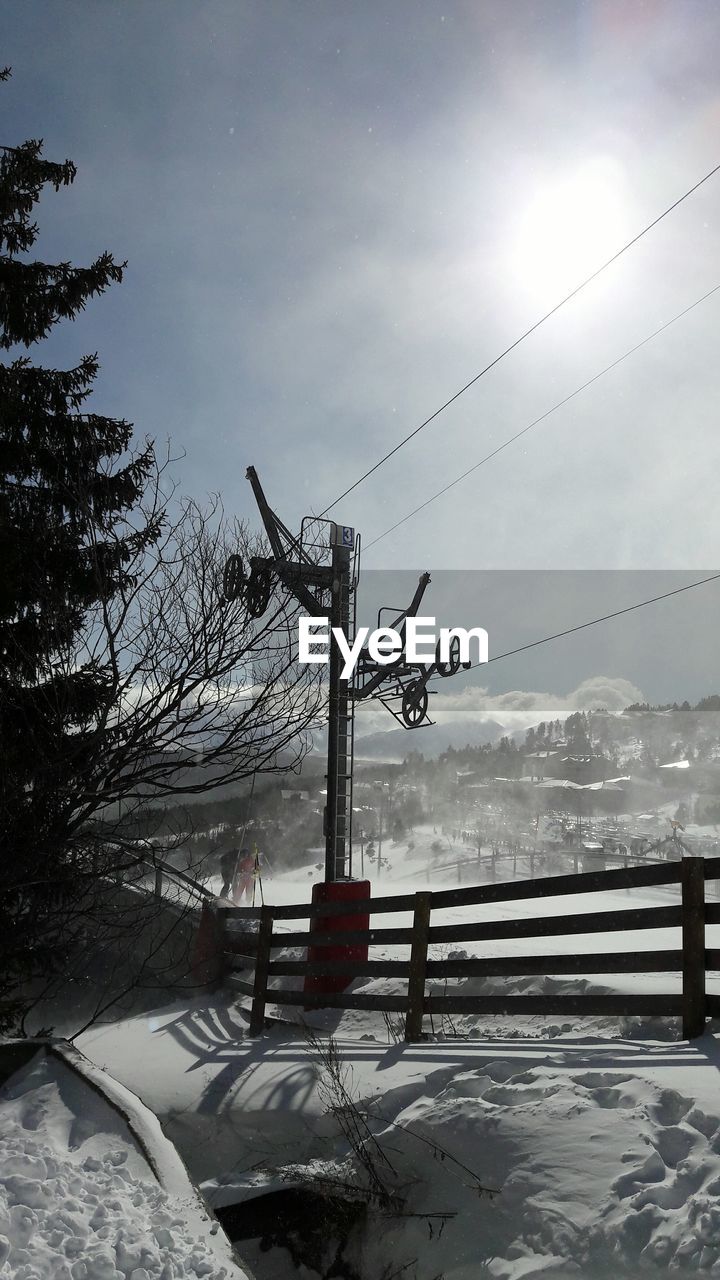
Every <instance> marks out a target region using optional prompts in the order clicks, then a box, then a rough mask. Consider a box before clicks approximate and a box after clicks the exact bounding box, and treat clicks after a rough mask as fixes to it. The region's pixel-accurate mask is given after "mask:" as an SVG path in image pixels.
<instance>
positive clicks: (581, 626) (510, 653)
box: [428, 573, 720, 683]
mask: <svg viewBox="0 0 720 1280" xmlns="http://www.w3.org/2000/svg"><path fill="white" fill-rule="evenodd" d="M718 579H720V573H711V574H710V576H709V577H708V578H699V579H698V581H697V582H688V583H687V584H686V585H685V586H684V587H675V589H674V590H673V591H665V592H663V594H662V595H660V596H652V597H651V598H650V599H649V600H640V601H638V603H637V604H629V605H627V606H626V607H625V608H624V609H616V610H615V611H614V613H604V614H603V615H602V617H601V618H592V619H591V620H590V622H580V623H578V625H577V626H576V627H568V628H567V629H566V630H565V631H556V632H555V634H554V635H551V636H545V637H544V638H543V639H542V640H531V641H530V643H529V644H521V645H520V646H519V648H517V649H508V650H507V652H506V653H498V654H496V655H495V657H494V658H488V660H487V662H473V664H472V666H470V667H466V668H465V670H466V671H473V670H474V669H475V668H476V667H487V666H489V665H490V663H491V662H501V661H502V660H503V658H512V657H514V656H515V654H517V653H525V652H526V651H527V650H528V649H537V647H538V645H541V644H549V643H550V641H551V640H560V639H561V638H562V637H563V636H571V635H573V634H574V632H576V631H584V630H585V629H586V628H587V627H596V626H597V625H598V623H599V622H609V621H610V619H611V618H620V617H622V615H623V614H624V613H633V612H634V610H635V609H644V608H645V607H646V606H647V605H649V604H657V602H658V601H659V600H668V599H669V598H670V596H679V595H682V593H683V591H692V590H693V589H694V588H695V587H702V586H704V585H705V583H706V582H717V581H718ZM432 679H433V681H435V680H441V679H444V677H442V676H433V677H432ZM428 683H430V681H428Z"/></svg>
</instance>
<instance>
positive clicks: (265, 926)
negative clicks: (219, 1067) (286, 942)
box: [250, 906, 273, 1036]
mask: <svg viewBox="0 0 720 1280" xmlns="http://www.w3.org/2000/svg"><path fill="white" fill-rule="evenodd" d="M272 931H273V913H272V907H264V906H263V907H261V908H260V928H259V930H258V944H257V955H256V957H255V982H254V986H253V1002H252V1010H251V1013H250V1035H251V1036H257V1035H259V1034H260V1032H261V1031H262V1029H263V1027H264V1026H265V1000H266V998H267V980H268V966H269V964H270V952H271V949H272Z"/></svg>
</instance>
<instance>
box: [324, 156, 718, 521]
mask: <svg viewBox="0 0 720 1280" xmlns="http://www.w3.org/2000/svg"><path fill="white" fill-rule="evenodd" d="M718 172H720V164H716V165H715V167H714V168H713V169H710V171H709V172H708V173H706V174H705V175H704V177H702V178H700V180H699V181H698V182H696V183H695V184H694V185H693V186H692V187H690V188H689V189H688V190H687V191H685V192H684V194H683V195H681V196H679V197H678V199H677V200H674V201H673V203H672V204H670V205H668V207H667V209H664V210H663V212H662V213H660V214H658V216H657V217H656V218H653V220H652V222H649V223H648V224H647V226H646V227H643V229H642V231H638V233H637V235H635V236H633V238H632V240H628V241H627V243H626V244H624V245H623V246H622V248H620V249H618V250H617V252H616V253H614V254H613V255H612V257H611V258H608V259H607V261H606V262H603V264H602V265H601V266H599V267H598V268H597V269H596V270H595V271H593V272H592V274H591V275H589V276H588V277H587V278H586V279H585V280H582V281H581V283H580V284H578V285H576V286H575V288H574V289H572V290H571V292H570V293H568V294H566V295H565V297H564V298H561V299H560V301H559V302H556V303H555V306H554V307H551V309H550V310H549V311H546V312H545V314H544V315H542V316H540V319H539V320H536V321H535V323H534V324H532V325H531V326H530V328H529V329H526V330H525V332H524V333H521V334H520V337H519V338H516V339H515V341H514V342H511V343H510V345H509V346H508V347H505V349H504V351H501V352H500V354H499V355H497V356H495V358H494V359H493V360H491V361H490V363H489V364H486V365H485V367H484V369H481V370H480V372H479V373H476V374H475V377H474V378H471V379H470V381H469V382H466V383H465V386H464V387H461V388H460V390H459V391H456V392H455V394H454V395H452V396H451V397H450V399H449V400H446V401H445V403H444V404H441V405H440V408H439V409H436V410H435V412H434V413H431V414H430V416H429V417H428V418H425V420H424V422H421V423H420V425H419V426H417V427H415V429H414V431H411V432H409V434H408V435H406V436H404V437H403V439H402V440H399V441H398V443H397V444H396V445H394V446H393V448H392V449H390V450H389V451H388V453H386V454H384V455H383V457H382V458H379V459H378V461H377V462H376V463H375V464H374V465H373V466H372V467H369V468H368V470H367V471H365V472H363V474H362V475H361V476H360V477H359V478H358V479H357V480H355V481H354V483H353V484H351V485H350V486H349V487H348V488H347V489H344V490H343V492H342V493H341V494H339V495H338V497H337V498H335V499H334V500H333V501H332V502H330V503H329V504H328V506H327V507H325V508H324V510H322V511H321V512H320V513H319V516H318V518H322V516H326V515H327V513H328V511H331V510H332V508H333V507H335V506H337V504H338V502H342V499H343V498H346V497H347V496H348V494H349V493H352V492H353V490H354V489H357V488H358V486H359V485H361V484H362V483H363V481H365V480H367V479H368V477H369V476H371V475H374V473H375V472H376V471H377V470H378V469H379V468H380V467H381V466H383V464H384V463H385V462H387V461H388V460H389V459H390V458H392V457H394V455H395V454H396V453H398V452H399V450H400V449H402V448H403V447H404V445H406V444H408V442H409V441H410V440H413V439H414V438H415V436H416V435H419V433H420V432H421V431H423V430H424V429H425V427H427V426H429V425H430V423H431V422H434V420H435V418H437V417H438V416H439V415H440V414H441V413H443V412H444V411H445V409H448V408H449V407H450V405H451V404H454V403H455V401H456V400H458V399H459V398H460V396H462V395H464V394H465V392H466V391H469V390H470V387H474V386H475V383H476V382H479V381H480V379H481V378H484V376H485V374H486V373H489V372H490V370H491V369H494V368H495V366H496V365H498V364H499V363H500V361H501V360H504V359H505V357H506V356H508V355H510V352H511V351H514V350H515V348H516V347H519V346H520V343H521V342H524V341H525V339H526V338H529V337H530V335H531V334H533V333H535V331H536V329H539V328H540V326H541V325H542V324H544V323H545V321H546V320H549V319H550V318H551V316H554V315H555V314H556V313H557V312H558V311H559V310H560V308H561V307H564V306H565V304H566V303H567V302H570V301H571V300H572V299H573V298H575V297H577V295H578V294H579V293H580V292H581V291H582V290H583V289H585V288H587V286H588V285H589V284H592V282H593V280H597V278H598V276H599V275H601V274H602V272H603V271H606V270H607V268H608V267H610V266H612V264H613V262H617V260H618V258H621V257H622V255H623V254H624V253H627V251H628V249H632V247H633V245H636V244H637V243H638V241H639V240H642V238H643V236H646V235H647V234H648V232H649V231H652V229H653V227H656V226H657V225H658V223H660V222H662V221H663V219H664V218H667V216H668V215H669V214H671V213H672V212H673V211H674V210H675V209H677V208H678V207H679V206H680V205H681V204H683V202H684V201H685V200H687V199H689V197H690V196H691V195H694V193H695V192H696V191H698V190H699V188H700V187H702V186H703V184H704V183H706V182H708V181H709V180H710V178H712V177H714V176H715V174H716V173H718Z"/></svg>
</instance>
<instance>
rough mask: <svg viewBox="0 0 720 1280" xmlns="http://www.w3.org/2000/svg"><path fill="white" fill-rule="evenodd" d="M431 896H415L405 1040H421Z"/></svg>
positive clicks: (418, 894) (421, 894) (426, 894)
mask: <svg viewBox="0 0 720 1280" xmlns="http://www.w3.org/2000/svg"><path fill="white" fill-rule="evenodd" d="M431 910H432V894H431V893H416V894H415V912H414V915H413V933H412V946H411V949H410V974H409V976H408V1007H407V1013H406V1015H405V1039H406V1040H407V1041H413V1040H420V1039H422V1020H423V1000H424V999H425V965H426V963H427V950H428V935H429V932H430V911H431Z"/></svg>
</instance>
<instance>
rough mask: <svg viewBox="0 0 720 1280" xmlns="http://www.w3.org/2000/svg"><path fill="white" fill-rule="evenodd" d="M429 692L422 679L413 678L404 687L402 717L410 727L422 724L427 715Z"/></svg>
mask: <svg viewBox="0 0 720 1280" xmlns="http://www.w3.org/2000/svg"><path fill="white" fill-rule="evenodd" d="M428 700H429V694H428V691H427V689H426V688H425V685H424V684H423V682H422V680H411V681H410V684H407V685H405V688H404V689H403V700H402V718H403V720H404V721H405V724H406V725H407V727H408V729H414V728H415V727H416V726H417V725H419V724H422V722H423V720H424V719H425V717H426V715H427V709H428Z"/></svg>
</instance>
